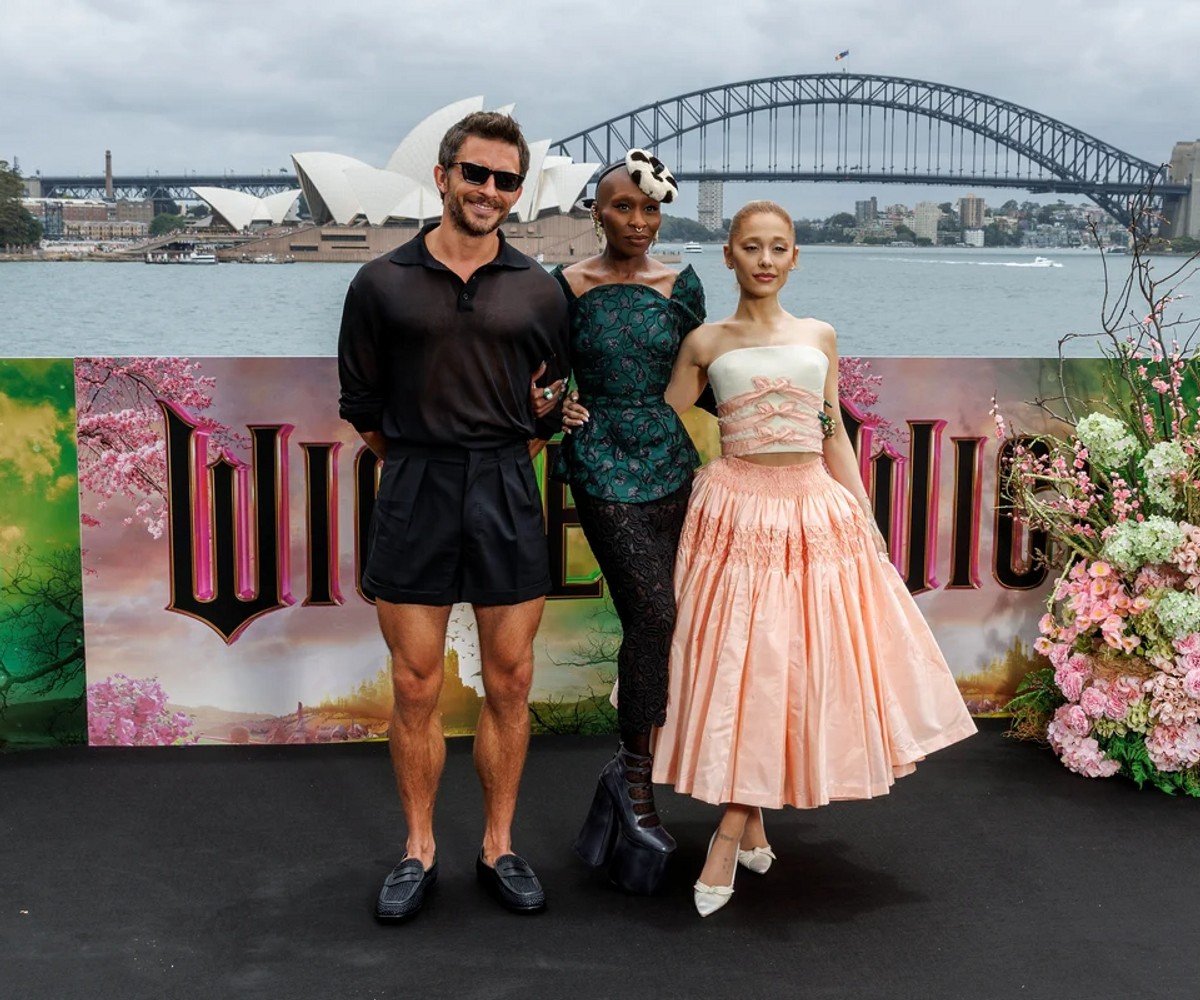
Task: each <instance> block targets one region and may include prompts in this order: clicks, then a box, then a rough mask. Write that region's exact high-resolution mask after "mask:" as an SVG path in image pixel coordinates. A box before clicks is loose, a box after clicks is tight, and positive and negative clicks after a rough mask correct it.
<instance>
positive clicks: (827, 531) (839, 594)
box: [654, 458, 975, 808]
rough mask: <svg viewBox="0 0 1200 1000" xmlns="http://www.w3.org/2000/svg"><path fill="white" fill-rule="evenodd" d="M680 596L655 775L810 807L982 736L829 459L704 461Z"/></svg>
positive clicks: (875, 784)
mask: <svg viewBox="0 0 1200 1000" xmlns="http://www.w3.org/2000/svg"><path fill="white" fill-rule="evenodd" d="M675 593H676V597H677V601H678V608H679V610H678V617H677V619H676V627H675V638H674V641H673V643H672V647H671V667H670V700H669V703H668V708H667V723H666V725H665V726H664V727H663V728H662V729H661V730H660V731H659V733H658V737H657V742H656V746H655V756H654V780H655V781H656V782H661V783H666V784H673V785H674V786H675V788H676V790H678V791H680V792H683V793H686V794H688V795H691V796H694V797H695V798H698V799H702V800H704V801H706V802H713V803H725V802H734V803H738V804H741V805H750V806H763V807H770V808H778V807H780V806H784V805H791V806H798V807H801V808H810V807H814V806H820V805H825V804H826V803H828V802H831V801H833V800H836V799H863V798H871V797H873V796H876V795H883V794H886V793H887V791H888V789H889V788H890V786H891V785H892V783H893V782H894V780H895V779H896V778H897V777H899V776H901V775H905V774H908V773H910V772H911V771H913V770H914V768H915V765H916V762H917V761H919V760H920V759H921V758H923V757H924V756H925V755H926V754H928V753H931V752H932V751H934V750H938V749H940V748H942V747H945V746H947V745H949V744H951V743H954V742H956V741H958V740H961V739H963V738H964V737H966V736H969V735H971V734H972V733H974V732H975V725H974V723H973V722H972V721H971V717H970V715H969V714H968V713H967V710H966V706H965V705H964V704H963V700H962V697H961V696H960V695H959V693H958V688H957V687H956V685H955V682H954V678H953V676H952V675H951V673H950V669H949V667H948V666H947V665H946V661H945V659H944V658H943V657H942V654H941V651H940V650H939V649H938V647H937V643H936V642H935V641H934V638H933V635H932V633H931V632H930V630H929V626H928V625H926V623H925V620H924V618H922V617H921V613H920V611H919V610H918V609H917V606H916V603H915V602H914V601H913V599H912V596H911V595H910V594H909V593H908V590H907V588H906V587H905V586H904V583H903V581H902V580H901V578H900V575H899V573H897V572H896V570H895V568H894V567H893V566H892V564H891V563H890V562H888V561H887V560H886V559H884V558H883V557H881V556H880V555H879V554H878V552H877V550H876V548H875V544H874V541H873V539H872V535H871V531H870V523H869V521H868V520H867V517H866V515H865V514H864V513H863V512H862V509H861V508H860V507H859V505H858V503H857V502H856V501H855V500H854V498H853V496H852V495H851V494H850V492H849V491H848V490H847V489H845V487H843V486H842V485H841V484H840V483H838V482H837V481H836V480H835V479H834V478H833V477H832V476H831V475H830V474H829V472H828V471H827V470H826V468H825V465H824V463H823V462H821V461H819V460H818V461H813V462H809V463H806V464H802V465H792V466H784V467H769V466H762V465H755V464H754V463H751V462H746V461H742V460H741V459H737V458H719V459H716V460H715V461H713V462H711V463H710V464H709V465H707V466H706V467H705V468H704V469H702V470H701V471H700V472H699V473H698V474H697V476H696V481H695V485H694V488H693V491H692V499H691V504H690V506H689V509H688V515H687V521H686V524H685V526H684V529H683V537H682V540H681V542H680V545H679V555H678V558H677V561H676V564H675Z"/></svg>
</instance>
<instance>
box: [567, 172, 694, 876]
mask: <svg viewBox="0 0 1200 1000" xmlns="http://www.w3.org/2000/svg"><path fill="white" fill-rule="evenodd" d="M676 190H677V185H676V184H675V180H674V178H673V177H671V175H670V173H669V172H668V171H667V170H666V168H665V167H664V166H663V165H662V163H661V162H659V161H658V160H657V159H655V158H654V157H652V156H650V155H649V154H647V153H645V152H643V151H642V150H631V151H630V152H629V154H628V155H627V156H626V159H625V161H624V162H622V163H617V164H613V165H612V166H610V167H608V168H606V169H605V170H604V171H603V172H602V173H601V175H600V177H599V179H598V181H597V184H596V198H595V201H594V203H593V205H592V214H593V217H594V219H595V220H596V224H597V229H598V230H599V229H600V228H603V232H604V237H605V246H604V249H603V250H602V251H601V253H599V254H598V255H597V256H595V257H590V258H588V259H587V260H583V261H580V262H579V263H578V264H572V265H571V266H570V267H568V268H566V269H563V268H561V267H560V268H558V269H556V270H555V272H554V276H555V277H556V278H557V279H558V280H559V282H561V284H562V287H563V291H564V292H565V293H566V296H567V302H568V304H569V307H570V315H571V363H572V368H573V372H574V377H575V381H576V384H577V385H578V402H577V403H575V404H574V405H572V404H570V403H568V404H567V406H568V411H567V413H568V416H567V420H566V422H567V425H568V437H566V438H565V439H564V441H563V446H562V448H561V449H560V451H559V460H558V464H557V465H556V467H555V469H554V474H555V477H556V478H558V479H560V480H563V481H565V482H567V483H568V484H570V486H571V494H572V497H573V498H574V501H575V508H576V511H577V512H578V514H579V522H580V525H581V526H582V527H583V531H584V534H585V535H586V536H587V539H588V543H589V544H590V545H591V548H592V552H593V553H594V554H595V556H596V560H597V562H598V563H599V566H600V570H601V572H603V574H604V578H605V580H606V581H607V583H608V587H609V593H610V594H611V595H612V600H613V604H614V606H615V607H616V611H617V615H618V617H619V618H620V619H621V628H622V633H623V638H622V642H621V649H620V652H619V654H618V656H617V679H618V691H619V698H618V706H617V719H618V725H619V728H620V734H621V746H620V748H619V749H618V751H617V754H616V756H615V757H614V758H613V759H612V760H611V761H610V762H609V763H608V764H607V765H606V766H605V767H604V769H603V770H602V771H601V773H600V781H599V785H598V787H597V789H596V796H595V799H594V800H593V803H592V808H591V812H590V813H589V814H588V818H587V821H586V822H585V823H584V827H583V830H582V831H581V832H580V834H579V838H578V839H577V841H576V844H575V849H576V851H577V852H578V853H579V854H580V856H581V857H583V858H584V860H586V861H587V862H588V863H589V864H592V865H593V866H596V867H599V866H600V865H603V864H605V863H608V864H609V875H610V877H611V878H612V879H613V881H614V882H616V883H617V884H618V885H620V886H621V887H622V888H625V889H627V890H630V891H633V892H652V891H653V890H654V889H655V888H656V887H657V885H658V882H659V880H660V879H661V877H662V874H663V872H664V870H665V868H666V863H667V859H668V858H669V857H670V855H671V852H672V851H674V849H675V841H674V840H673V839H672V837H671V835H670V834H669V833H667V831H666V830H665V829H664V828H663V826H662V824H661V823H660V821H659V819H658V816H657V814H656V812H655V808H654V798H653V793H652V790H651V785H650V769H651V764H652V758H651V756H650V732H651V729H652V728H654V727H655V726H661V725H662V724H663V722H664V721H665V718H666V707H667V658H668V654H669V651H670V644H671V633H672V631H673V630H674V627H675V594H674V589H673V585H672V572H673V569H674V565H675V550H676V548H677V547H678V544H679V533H680V530H681V529H682V527H683V520H684V516H685V514H686V512H687V504H688V498H689V496H690V495H691V487H692V472H693V470H694V469H695V468H696V466H697V465H698V464H699V456H698V455H697V453H696V449H695V447H694V446H693V445H692V442H691V439H690V438H689V436H688V433H687V431H686V429H685V428H684V426H683V424H682V423H681V422H680V420H679V417H678V415H677V414H676V413H675V411H674V410H673V409H672V408H671V407H670V406H669V405H667V403H666V401H665V400H664V399H663V391H664V389H665V388H666V385H667V383H668V381H670V377H671V369H672V367H673V365H674V363H675V358H676V355H678V353H679V346H680V344H681V342H682V341H683V338H684V337H685V336H686V335H687V334H688V333H689V332H691V331H692V330H694V329H695V328H696V327H697V326H699V325H700V324H701V323H703V322H704V315H705V313H704V290H703V288H702V287H701V285H700V280H699V278H697V277H696V273H695V271H693V270H692V268H691V267H687V268H685V269H684V270H683V271H682V272H679V273H676V272H675V271H672V270H671V269H670V268H668V267H666V266H665V265H663V264H662V263H661V262H659V261H656V260H655V259H654V258H653V257H651V256H650V254H649V250H650V246H651V244H652V243H653V242H654V238H655V236H656V235H657V233H658V228H659V225H660V223H661V216H660V212H659V207H660V204H661V203H663V202H669V201H670V200H671V199H672V198H673V196H674V193H675V191H676ZM571 414H574V415H575V420H574V421H573V420H572V419H571ZM580 421H582V422H581V423H580ZM572 423H574V424H575V425H576V426H574V427H572V426H571V425H572Z"/></svg>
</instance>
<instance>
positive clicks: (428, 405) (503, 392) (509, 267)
mask: <svg viewBox="0 0 1200 1000" xmlns="http://www.w3.org/2000/svg"><path fill="white" fill-rule="evenodd" d="M436 225H437V223H433V224H431V225H428V226H426V227H425V228H424V229H422V230H421V232H420V233H418V234H417V236H415V237H414V238H413V239H412V240H410V241H409V242H407V243H405V244H404V245H403V246H401V247H399V248H398V249H397V250H396V251H395V252H394V253H392V254H390V255H388V256H384V257H379V258H377V259H376V260H373V261H371V262H370V263H369V264H365V265H363V267H362V268H361V269H360V270H359V272H358V274H356V275H355V276H354V280H353V281H351V283H350V288H349V290H348V291H347V292H346V303H345V306H344V308H343V311H342V328H341V334H340V336H339V338H338V374H339V377H340V379H341V390H342V391H341V398H340V401H339V402H340V406H339V412H340V413H341V415H342V417H343V418H344V419H346V420H348V421H350V423H352V424H353V425H354V426H355V427H356V428H357V429H358V430H360V431H372V430H378V431H382V432H383V435H384V437H386V438H390V439H392V440H400V441H404V442H406V443H409V444H420V445H435V446H436V445H450V446H458V447H463V448H494V447H498V446H500V445H505V444H511V443H513V442H514V441H526V440H529V439H530V438H533V437H542V438H549V437H550V436H551V435H552V434H554V432H555V431H557V430H558V429H559V425H560V421H559V417H558V414H557V413H555V414H552V415H551V419H547V420H543V421H539V422H537V423H536V424H535V421H534V417H533V411H532V408H531V406H530V402H529V382H530V379H531V377H532V375H533V373H534V372H535V371H536V370H537V368H538V366H539V365H540V364H541V363H542V362H543V361H545V362H546V376H545V378H544V379H542V381H543V382H548V381H550V380H551V379H555V378H560V377H562V376H564V375H566V374H567V372H568V371H569V370H570V363H569V358H568V344H569V323H568V319H567V303H566V299H565V298H564V297H563V294H562V290H561V289H560V288H559V286H558V282H557V281H555V280H554V279H553V278H551V277H550V275H549V274H547V273H546V271H545V270H544V269H543V268H542V266H541V265H540V264H538V263H537V262H536V261H534V260H532V259H531V258H529V257H527V256H525V254H523V253H521V252H520V251H519V250H515V249H513V248H512V247H511V246H509V245H508V243H507V242H506V241H505V239H504V236H503V234H498V235H499V236H500V250H499V252H498V253H497V254H496V257H495V258H494V259H493V260H492V261H490V262H489V263H487V264H484V265H483V266H482V267H480V268H479V269H478V270H477V271H476V272H475V273H474V274H473V275H472V276H471V279H470V280H469V281H467V282H465V283H464V282H463V280H462V279H461V278H459V276H458V275H456V274H455V273H454V272H453V271H451V270H450V269H449V268H448V267H446V266H445V265H444V264H442V263H441V262H440V261H438V260H436V259H435V258H434V257H433V255H432V254H430V252H429V250H428V249H427V248H426V246H425V235H426V234H427V233H428V232H429V231H430V230H432V229H433V228H434V227H435V226H436Z"/></svg>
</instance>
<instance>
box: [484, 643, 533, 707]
mask: <svg viewBox="0 0 1200 1000" xmlns="http://www.w3.org/2000/svg"><path fill="white" fill-rule="evenodd" d="M483 687H484V691H485V693H486V695H487V698H488V700H489V701H491V702H493V703H494V704H497V705H506V706H513V705H524V704H525V703H526V702H527V701H528V700H529V691H530V689H531V688H532V687H533V653H532V652H530V653H529V655H527V656H524V657H520V658H516V659H510V660H500V661H496V660H493V661H492V662H490V663H486V664H484V670H483Z"/></svg>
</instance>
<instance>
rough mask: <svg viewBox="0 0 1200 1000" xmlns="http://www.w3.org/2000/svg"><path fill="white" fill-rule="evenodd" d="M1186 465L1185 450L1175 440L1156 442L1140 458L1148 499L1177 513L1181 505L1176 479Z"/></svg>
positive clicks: (1185, 468) (1184, 469)
mask: <svg viewBox="0 0 1200 1000" xmlns="http://www.w3.org/2000/svg"><path fill="white" fill-rule="evenodd" d="M1187 467H1188V456H1187V452H1186V451H1184V450H1183V446H1182V445H1181V444H1179V443H1178V442H1176V441H1162V442H1160V443H1158V444H1156V445H1155V446H1154V447H1153V448H1151V449H1150V450H1149V451H1148V452H1146V454H1145V456H1144V457H1143V458H1142V471H1143V472H1144V473H1145V474H1146V494H1147V496H1149V498H1150V501H1151V502H1152V503H1154V504H1156V505H1157V506H1159V507H1161V508H1162V509H1163V510H1166V511H1169V512H1170V513H1177V512H1178V511H1179V508H1180V507H1181V505H1182V501H1181V498H1180V496H1179V488H1178V483H1177V480H1176V478H1175V477H1176V476H1178V475H1179V474H1180V473H1182V472H1186V471H1187Z"/></svg>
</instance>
